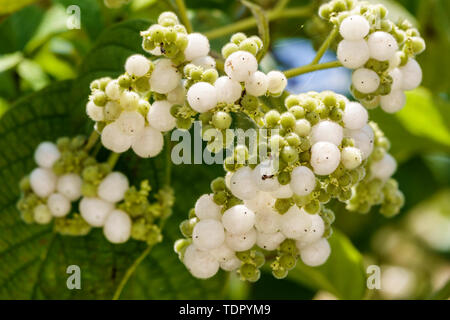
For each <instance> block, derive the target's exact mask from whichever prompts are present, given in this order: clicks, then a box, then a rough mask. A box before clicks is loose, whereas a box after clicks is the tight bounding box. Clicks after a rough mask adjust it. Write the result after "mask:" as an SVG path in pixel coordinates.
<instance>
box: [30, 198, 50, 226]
mask: <svg viewBox="0 0 450 320" xmlns="http://www.w3.org/2000/svg"><path fill="white" fill-rule="evenodd" d="M33 218H34V221H35V222H36V223H38V224H47V223H49V222H50V221H52V213H51V212H50V210H49V209H48V207H47V206H46V205H45V204H42V203H41V204H38V205H37V206H36V207H35V208H34V209H33Z"/></svg>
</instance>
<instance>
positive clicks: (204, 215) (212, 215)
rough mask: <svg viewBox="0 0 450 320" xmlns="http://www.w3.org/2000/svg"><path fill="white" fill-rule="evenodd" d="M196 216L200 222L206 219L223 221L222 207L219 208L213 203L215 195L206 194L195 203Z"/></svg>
mask: <svg viewBox="0 0 450 320" xmlns="http://www.w3.org/2000/svg"><path fill="white" fill-rule="evenodd" d="M194 210H195V215H196V216H197V217H198V218H199V219H200V220H205V219H215V220H221V219H222V213H221V209H220V206H218V205H217V204H216V203H215V202H214V201H213V195H212V194H204V195H202V196H201V197H200V198H198V200H197V202H196V203H195V208H194Z"/></svg>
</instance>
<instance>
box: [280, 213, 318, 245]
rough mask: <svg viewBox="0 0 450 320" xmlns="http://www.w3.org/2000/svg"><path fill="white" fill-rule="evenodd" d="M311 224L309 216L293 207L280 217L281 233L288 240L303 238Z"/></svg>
mask: <svg viewBox="0 0 450 320" xmlns="http://www.w3.org/2000/svg"><path fill="white" fill-rule="evenodd" d="M311 223H312V222H311V217H310V215H309V214H308V213H306V212H305V211H304V210H302V209H299V208H298V207H297V206H296V205H294V206H292V207H291V208H290V209H289V210H288V211H287V212H286V213H285V214H283V215H282V216H281V219H280V227H281V232H282V233H283V234H284V235H285V236H286V237H287V238H289V239H299V238H302V237H303V236H305V234H306V233H307V232H308V230H309V228H310V227H311Z"/></svg>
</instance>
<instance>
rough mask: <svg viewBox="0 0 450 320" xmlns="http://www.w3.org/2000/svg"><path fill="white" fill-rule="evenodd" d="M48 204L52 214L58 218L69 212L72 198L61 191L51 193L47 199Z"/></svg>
mask: <svg viewBox="0 0 450 320" xmlns="http://www.w3.org/2000/svg"><path fill="white" fill-rule="evenodd" d="M47 206H48V208H49V210H50V211H51V213H52V215H53V216H54V217H58V218H60V217H64V216H66V215H67V214H69V212H70V208H71V204H70V200H69V199H67V198H66V197H65V196H63V195H62V194H60V193H53V194H52V195H50V197H48V199H47Z"/></svg>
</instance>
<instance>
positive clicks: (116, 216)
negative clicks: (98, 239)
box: [103, 210, 131, 243]
mask: <svg viewBox="0 0 450 320" xmlns="http://www.w3.org/2000/svg"><path fill="white" fill-rule="evenodd" d="M103 234H104V235H105V237H106V239H108V241H109V242H111V243H124V242H127V241H128V239H130V236H131V218H130V216H129V215H128V214H126V213H125V212H124V211H122V210H114V211H112V212H111V213H110V214H109V215H108V217H107V218H106V221H105V225H104V226H103Z"/></svg>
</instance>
